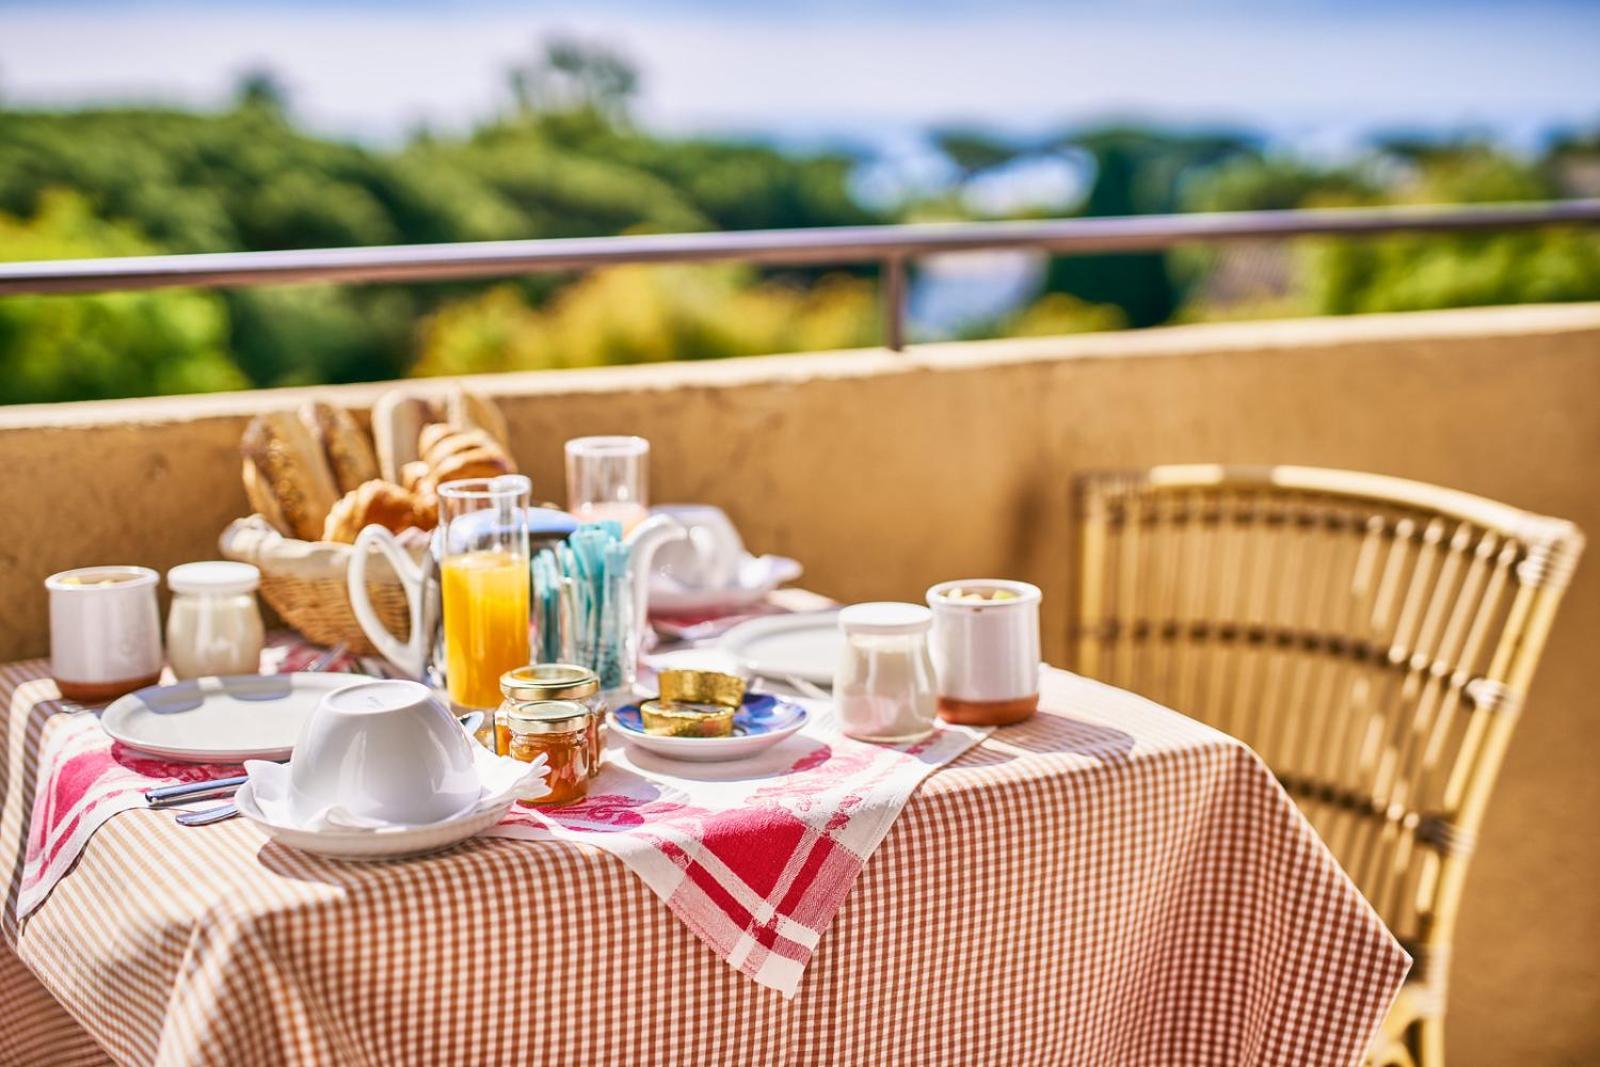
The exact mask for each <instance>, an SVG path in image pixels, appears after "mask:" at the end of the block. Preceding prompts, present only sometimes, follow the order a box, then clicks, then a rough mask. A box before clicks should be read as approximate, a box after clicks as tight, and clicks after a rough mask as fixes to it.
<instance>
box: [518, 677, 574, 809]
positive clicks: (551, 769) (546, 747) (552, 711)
mask: <svg viewBox="0 0 1600 1067" xmlns="http://www.w3.org/2000/svg"><path fill="white" fill-rule="evenodd" d="M590 718H591V712H590V711H589V709H588V708H587V707H585V706H584V705H582V704H579V703H578V702H577V701H575V700H540V701H535V702H533V703H531V704H516V705H513V706H512V708H511V710H510V711H508V712H506V715H505V728H506V735H505V736H506V755H508V756H510V757H511V758H512V759H515V760H521V761H522V762H523V763H532V762H533V761H534V760H536V759H538V758H539V756H540V755H543V756H545V757H546V759H547V761H548V762H547V765H546V767H545V780H544V784H545V787H546V788H547V789H548V790H549V791H548V792H547V793H545V794H544V795H543V796H539V797H532V798H529V799H526V800H522V799H519V800H518V801H517V803H518V804H521V805H523V806H524V807H529V808H534V807H538V808H548V807H559V806H561V805H563V804H572V803H575V802H576V801H579V800H582V799H583V798H584V796H585V795H586V794H587V793H588V792H589V743H588V728H589V719H590Z"/></svg>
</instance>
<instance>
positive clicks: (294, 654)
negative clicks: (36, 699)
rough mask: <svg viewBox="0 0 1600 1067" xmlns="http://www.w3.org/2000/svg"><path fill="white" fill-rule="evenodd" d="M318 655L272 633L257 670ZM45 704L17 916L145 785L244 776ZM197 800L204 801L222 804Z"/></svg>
mask: <svg viewBox="0 0 1600 1067" xmlns="http://www.w3.org/2000/svg"><path fill="white" fill-rule="evenodd" d="M321 654H322V649H319V648H317V647H316V646H314V645H307V644H305V643H304V642H303V641H300V640H299V639H297V638H294V637H291V636H284V637H280V638H277V639H275V640H274V641H273V642H272V644H271V645H270V646H269V647H268V648H267V649H266V650H265V651H264V652H263V653H262V665H263V666H262V669H263V670H265V671H268V672H276V673H284V672H288V671H300V670H305V669H306V668H307V667H308V666H310V665H311V664H312V663H313V662H315V661H316V660H317V658H318V657H319V656H320V655H321ZM352 666H353V664H352V662H351V660H350V657H348V656H346V657H342V658H341V659H340V660H338V661H336V662H331V663H328V664H325V665H324V669H326V670H347V669H351V668H352ZM170 680H171V679H168V681H170ZM35 684H38V685H40V686H44V685H47V684H48V683H44V682H39V683H35ZM51 691H52V693H53V687H52V688H51ZM50 703H52V704H59V705H60V707H61V713H60V714H59V715H55V716H53V717H51V718H50V719H49V720H48V721H47V724H46V727H45V731H44V735H43V737H42V738H41V740H40V747H39V774H38V779H37V784H36V786H35V800H34V805H33V816H32V819H31V820H30V821H29V823H28V843H27V851H26V854H25V858H24V861H23V868H22V885H21V888H20V891H19V893H18V896H17V918H18V919H21V918H23V917H25V916H26V915H28V913H30V912H31V911H33V909H35V908H37V907H38V906H39V905H40V904H42V903H43V902H44V899H45V898H46V897H48V896H49V895H50V890H51V889H52V888H53V887H54V886H55V884H56V883H57V882H58V881H60V880H61V876H62V875H64V874H66V873H67V871H68V870H70V869H71V867H72V865H73V864H74V863H76V862H77V859H78V857H79V856H80V855H81V854H82V853H83V849H84V846H85V845H87V844H88V843H89V838H91V837H93V836H94V832H95V831H96V830H98V829H100V827H102V826H104V825H105V823H106V820H107V819H110V818H111V817H112V816H114V815H117V814H118V813H120V812H124V811H128V810H130V809H132V808H142V807H144V806H145V801H144V791H145V790H146V789H151V788H154V787H155V786H160V785H174V784H176V783H178V782H204V781H207V780H209V779H212V778H228V777H232V776H234V775H238V774H243V773H244V769H243V768H242V767H240V766H239V765H238V764H236V763H183V762H179V761H175V760H164V759H162V758H160V757H159V756H148V755H145V754H144V753H142V752H137V751H135V750H133V749H130V748H128V747H126V746H125V745H122V744H119V743H118V742H116V741H113V740H112V739H111V738H110V736H109V735H107V734H106V732H105V731H104V730H102V729H101V728H100V716H99V713H98V712H96V711H77V712H70V711H69V710H68V705H66V704H63V703H61V702H59V701H51V702H50ZM197 803H199V805H200V806H209V805H212V804H220V803H222V801H220V800H207V801H201V802H197ZM191 806H193V805H191Z"/></svg>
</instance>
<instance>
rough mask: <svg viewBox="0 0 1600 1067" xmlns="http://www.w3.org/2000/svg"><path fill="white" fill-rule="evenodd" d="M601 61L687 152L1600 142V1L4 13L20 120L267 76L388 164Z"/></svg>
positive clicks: (88, 3) (31, 7) (280, 6)
mask: <svg viewBox="0 0 1600 1067" xmlns="http://www.w3.org/2000/svg"><path fill="white" fill-rule="evenodd" d="M551 32H561V33H566V34H569V35H576V36H579V37H586V38H590V39H594V40H598V41H604V42H606V43H608V44H611V45H613V46H615V47H617V48H619V49H621V50H622V51H623V52H625V53H626V54H628V55H630V56H631V57H632V58H633V59H634V60H635V61H636V62H637V64H638V65H639V67H640V69H641V73H642V76H643V91H642V98H641V103H640V108H639V111H640V115H641V118H642V119H643V121H645V122H646V124H648V125H650V126H652V127H654V128H658V129H663V130H667V131H674V132H688V131H722V132H730V131H731V132H759V133H766V134H770V135H773V136H776V137H779V138H784V139H789V140H805V139H808V138H815V139H822V140H829V139H833V140H837V139H841V138H843V139H848V138H852V137H859V138H864V139H866V140H869V141H872V140H882V139H883V138H885V137H887V136H891V135H892V134H893V131H903V130H909V129H913V128H916V127H922V126H927V125H930V124H935V123H948V122H969V123H975V124H980V125H989V126H995V127H1000V128H1003V129H1010V130H1013V131H1017V132H1031V131H1040V130H1045V129H1049V128H1051V127H1053V126H1060V125H1063V124H1074V123H1079V122H1085V121H1094V120H1097V119H1102V118H1106V117H1132V118H1141V119H1152V120H1157V121H1165V122H1170V123H1175V124H1200V123H1221V124H1235V125H1243V126H1251V127H1255V128H1259V129H1263V130H1265V131H1267V132H1268V133H1270V134H1273V135H1276V136H1280V137H1282V138H1285V139H1287V140H1292V141H1294V142H1295V143H1296V147H1297V148H1299V149H1301V150H1306V149H1308V148H1309V149H1311V150H1315V149H1316V148H1318V147H1319V146H1325V147H1327V148H1328V149H1329V150H1330V151H1337V150H1339V148H1340V147H1341V146H1342V145H1344V144H1346V143H1348V142H1349V141H1350V140H1351V139H1352V138H1354V137H1356V136H1358V135H1359V134H1360V133H1361V132H1362V131H1369V130H1372V129H1381V128H1400V127H1404V128H1432V129H1443V130H1460V129H1485V130H1490V131H1492V132H1494V133H1496V134H1497V135H1499V136H1502V137H1503V138H1505V139H1507V140H1509V141H1511V142H1513V143H1516V142H1519V141H1521V142H1527V141H1529V140H1530V139H1531V138H1533V137H1534V136H1535V135H1536V134H1538V133H1539V132H1540V131H1543V130H1545V129H1548V128H1550V127H1552V126H1562V125H1586V126H1591V127H1592V126H1594V125H1596V124H1597V123H1600V2H1583V3H1577V2H1570V0H1569V2H1560V0H1529V2H1527V3H1498V4H1492V3H1483V2H1478V0H1456V2H1453V3H1452V2H1444V0H1389V2H1375V0H1344V2H1331V0H1329V2H1324V0H1301V2H1294V0H1207V2H1204V3H1201V2H1188V3H1185V2H1180V0H1127V2H1123V3H1112V2H1109V0H1102V2H1099V3H1088V2H1078V0H1065V2H1059V3H1053V4H1047V3H1038V2H1028V0H991V2H989V3H983V4H979V3H965V4H962V3H951V2H947V0H922V2H910V0H853V2H844V0H812V2H809V3H798V4H797V3H784V4H781V5H780V4H765V3H735V2H732V0H657V2H654V3H638V2H632V3H630V2H620V0H589V2H587V3H583V4H572V3H509V2H505V0H437V2H433V3H422V2H417V0H321V2H316V3H312V2H309V0H301V2H287V3H286V2H262V0H255V2H250V0H211V2H209V3H199V2H194V0H165V2H143V0H118V2H110V0H49V2H41V0H0V101H5V102H8V103H11V104H14V105H15V104H32V105H72V104H79V103H85V102H107V101H117V102H127V101H146V102H149V101H154V102H166V103H181V104H186V105H193V106H216V105H219V104H221V103H222V102H224V101H225V100H226V99H227V98H228V96H229V94H230V93H231V90H232V87H233V86H234V84H235V83H236V81H237V79H238V77H239V75H240V73H241V72H242V71H245V70H247V69H250V68H255V67H267V68H270V69H271V70H273V71H274V72H275V73H276V74H277V75H278V76H279V78H280V79H281V81H282V82H283V83H284V84H285V85H286V86H287V88H288V90H289V97H290V102H291V105H292V109H293V111H294V114H295V115H296V117H297V118H298V119H300V120H301V121H303V122H305V123H307V124H308V125H310V126H312V127H314V128H316V129H319V130H321V131H324V132H328V133H333V134H336V135H340V136H348V137H353V138H358V139H364V140H371V141H382V140H386V139H392V138H396V137H400V136H403V135H404V134H405V133H406V132H407V131H409V130H411V129H413V128H415V127H416V126H417V125H419V124H426V125H429V126H432V127H434V128H439V129H459V128H465V127H467V126H470V125H471V124H472V123H473V122H474V121H475V120H477V119H479V118H482V117H483V116H485V115H486V114H489V113H491V112H492V111H493V110H495V109H496V108H498V107H500V106H502V105H503V103H504V101H505V99H506V94H505V76H504V72H505V70H506V68H507V67H508V66H509V65H510V64H512V63H513V62H515V61H517V60H518V59H520V58H524V57H527V56H528V55H530V54H532V53H533V51H534V48H535V42H536V41H538V40H539V38H540V37H541V36H542V35H545V34H549V33H551Z"/></svg>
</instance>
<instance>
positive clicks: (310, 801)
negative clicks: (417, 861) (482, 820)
mask: <svg viewBox="0 0 1600 1067" xmlns="http://www.w3.org/2000/svg"><path fill="white" fill-rule="evenodd" d="M471 746H472V741H471V740H470V739H469V738H468V737H467V735H466V732H465V731H464V730H462V728H461V724H460V723H458V722H457V721H456V719H455V716H453V715H451V714H450V711H449V709H448V708H446V707H445V706H444V704H443V703H441V702H440V701H439V700H438V698H436V697H435V696H434V695H433V693H431V692H430V691H429V690H428V688H427V687H426V686H422V685H418V684H417V683H416V682H405V681H370V682H358V683H356V684H355V685H349V686H345V687H344V688H342V689H336V690H334V691H333V692H331V693H329V694H328V695H327V696H325V697H323V698H322V700H321V702H320V703H319V704H318V705H317V708H316V710H315V711H313V712H312V713H311V717H310V718H308V719H307V720H306V724H305V728H304V729H303V730H302V731H301V733H300V739H299V741H297V742H296V743H295V748H294V757H293V758H292V759H291V760H290V763H289V806H290V810H291V811H292V812H293V814H294V818H295V820H296V821H297V822H299V823H300V824H301V825H313V824H315V823H317V822H318V821H320V820H322V818H323V817H324V816H325V815H326V813H327V812H328V811H329V809H332V808H339V809H342V811H343V813H344V814H345V815H346V816H347V817H354V818H355V819H358V820H378V821H382V822H387V823H400V824H406V825H413V826H415V825H421V824H423V823H431V822H438V821H439V820H441V819H448V818H450V817H452V816H454V815H457V814H459V813H460V812H462V811H463V810H465V809H466V808H468V807H470V806H471V805H472V804H474V803H476V802H477V800H478V797H479V794H480V792H481V784H480V783H479V780H478V774H477V772H476V770H475V769H474V767H473V761H472V747H471Z"/></svg>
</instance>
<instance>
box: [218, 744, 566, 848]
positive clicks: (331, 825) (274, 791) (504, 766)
mask: <svg viewBox="0 0 1600 1067" xmlns="http://www.w3.org/2000/svg"><path fill="white" fill-rule="evenodd" d="M472 750H473V751H472V765H473V768H474V769H475V770H476V771H477V772H478V782H479V786H480V792H479V794H478V799H477V800H476V801H474V802H473V803H472V804H471V805H469V806H468V807H467V808H465V809H464V810H462V811H458V812H456V813H455V814H454V815H451V816H449V819H442V820H440V821H441V822H448V821H449V820H450V819H459V818H461V817H462V816H464V815H471V814H476V813H478V812H480V811H485V810H487V809H489V808H492V807H494V806H495V805H497V804H504V803H505V802H506V801H507V800H510V799H512V798H513V797H523V798H532V797H537V796H542V795H543V792H548V789H544V791H543V792H541V791H540V790H541V787H543V786H544V781H545V777H546V775H545V770H546V767H547V765H548V763H549V760H548V759H547V758H546V757H545V755H544V754H543V753H540V754H539V757H538V758H537V759H535V760H534V761H533V762H532V763H523V762H521V761H520V760H514V759H512V758H511V757H509V756H497V755H495V754H494V753H493V752H490V751H489V750H488V749H486V748H484V747H483V746H482V745H479V744H477V743H476V742H474V743H473V746H472ZM291 766H292V761H291V762H290V763H269V762H266V761H263V760H246V761H245V764H244V771H245V774H247V775H249V777H250V789H251V792H252V793H253V794H254V796H255V800H256V806H257V807H259V808H260V809H261V814H262V816H263V817H264V818H265V819H266V820H267V822H269V823H271V824H272V825H274V826H278V827H282V828H284V829H288V830H312V831H341V832H342V831H348V830H368V831H380V830H409V829H413V828H414V827H415V826H416V825H417V824H413V823H399V822H390V821H388V820H385V819H374V818H371V817H369V816H366V815H362V814H359V813H357V812H353V811H351V810H350V809H349V808H347V807H345V806H344V805H343V804H329V805H328V806H326V807H324V808H323V809H322V810H321V811H318V812H316V813H315V814H314V815H313V816H312V817H311V818H309V819H305V820H301V819H296V818H295V817H294V814H293V812H292V811H291V808H290V803H289V790H290V786H289V780H290V769H289V768H290V767H291ZM423 825H429V824H423Z"/></svg>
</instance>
